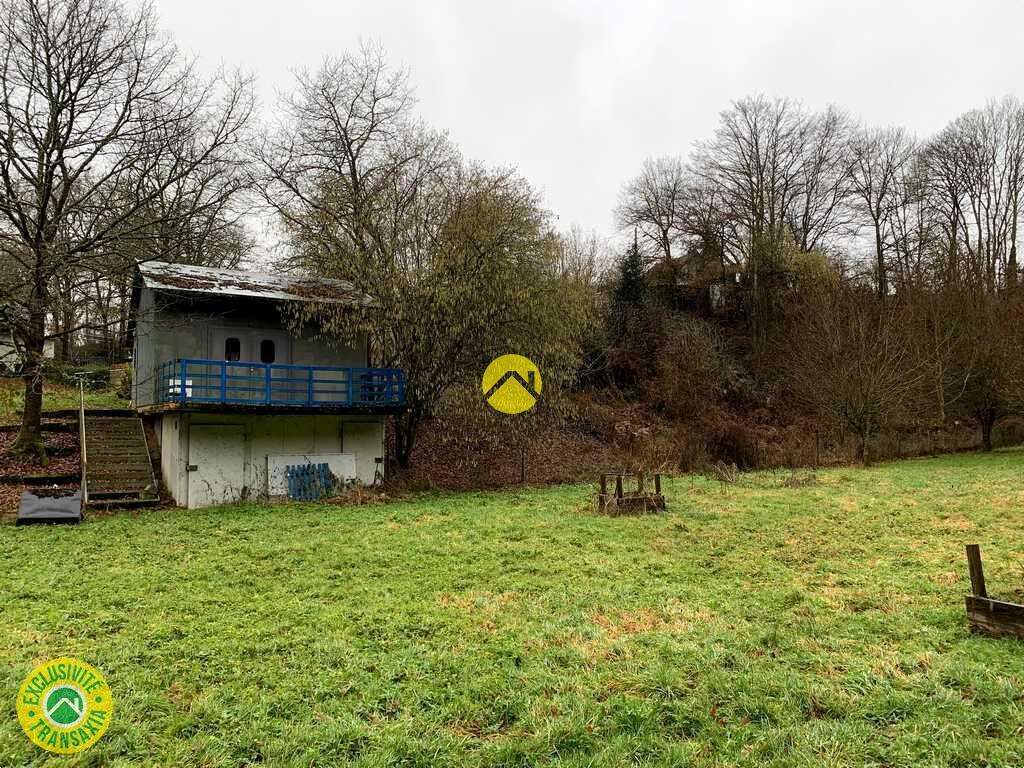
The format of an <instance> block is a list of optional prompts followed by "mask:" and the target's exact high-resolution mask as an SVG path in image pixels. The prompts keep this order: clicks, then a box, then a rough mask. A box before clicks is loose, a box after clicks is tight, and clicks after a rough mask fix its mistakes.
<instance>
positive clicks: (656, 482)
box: [654, 472, 661, 496]
mask: <svg viewBox="0 0 1024 768" xmlns="http://www.w3.org/2000/svg"><path fill="white" fill-rule="evenodd" d="M654 492H655V493H656V494H658V495H659V496H661V474H660V473H659V472H655V473H654Z"/></svg>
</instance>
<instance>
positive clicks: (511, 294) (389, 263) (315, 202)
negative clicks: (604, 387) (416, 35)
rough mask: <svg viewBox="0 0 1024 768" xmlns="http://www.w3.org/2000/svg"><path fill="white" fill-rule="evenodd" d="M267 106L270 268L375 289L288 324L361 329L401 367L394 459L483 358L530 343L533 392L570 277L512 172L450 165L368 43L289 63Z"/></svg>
mask: <svg viewBox="0 0 1024 768" xmlns="http://www.w3.org/2000/svg"><path fill="white" fill-rule="evenodd" d="M279 114H280V115H281V119H280V121H279V123H278V125H276V126H274V127H273V128H272V129H271V130H270V131H269V134H268V137H267V139H266V141H265V142H264V143H263V144H262V146H260V148H259V150H258V159H259V162H260V164H261V165H262V167H263V178H262V190H263V196H264V200H265V201H266V203H267V205H269V206H270V207H271V208H272V209H273V210H274V211H275V212H276V213H277V215H278V217H279V220H280V222H281V225H282V227H283V230H284V233H285V235H286V238H287V244H288V245H289V246H290V251H289V258H288V259H287V260H286V262H285V264H286V265H287V266H290V267H294V268H298V269H302V270H304V271H307V272H311V273H313V274H317V275H324V276H329V277H335V278H341V279H344V280H347V281H349V282H351V283H352V284H353V285H354V286H355V287H356V288H357V289H358V290H359V291H361V292H363V293H366V294H369V295H371V296H373V297H374V299H375V300H376V302H375V306H373V307H365V308H362V309H360V308H356V309H352V308H344V309H339V308H338V306H337V305H331V306H328V307H319V306H314V305H309V304H304V305H302V306H301V307H298V308H295V310H294V311H295V313H296V316H295V317H293V319H294V320H296V321H297V322H300V323H301V322H307V321H308V322H311V323H313V324H315V325H316V327H318V328H319V329H320V332H322V333H323V334H324V335H325V336H326V337H327V338H329V339H334V340H348V339H351V338H352V337H353V336H354V335H355V334H356V333H359V332H366V333H368V334H369V336H370V339H371V349H372V351H373V358H374V362H375V363H376V364H379V365H384V366H395V367H401V368H402V369H404V370H405V373H406V376H407V387H406V408H405V410H404V411H403V412H402V413H401V414H400V415H398V416H397V417H396V420H395V443H396V455H397V459H398V461H399V464H401V465H405V464H406V463H408V461H409V459H410V456H411V453H412V450H413V447H414V444H415V439H416V435H417V434H418V430H419V427H420V425H421V424H422V422H423V421H424V420H425V419H426V418H428V417H429V416H431V415H432V413H433V410H434V408H435V407H436V406H437V405H438V403H439V402H440V400H441V398H442V396H444V395H445V394H446V393H448V392H450V391H451V390H452V389H453V388H455V387H457V386H458V385H460V384H464V383H466V382H467V381H469V380H471V379H474V380H475V379H476V377H477V376H478V375H479V371H480V370H482V369H483V367H484V365H485V364H486V362H487V361H488V360H489V359H490V357H493V356H495V355H496V354H498V353H500V352H503V351H507V350H508V349H509V348H512V349H520V350H522V351H523V353H524V354H530V355H531V359H534V360H535V361H537V362H538V364H539V365H543V366H544V369H545V374H544V381H545V392H547V391H548V383H549V381H550V382H551V383H552V384H554V383H555V382H557V380H558V375H557V373H556V372H557V371H558V370H559V369H574V367H575V365H576V364H577V362H578V357H577V356H576V355H577V353H578V352H577V350H576V349H575V347H574V344H575V341H574V340H573V339H572V338H571V337H572V334H571V333H570V332H568V329H571V328H572V327H573V326H574V325H575V319H574V318H576V317H578V316H579V315H581V314H582V313H581V312H580V311H579V305H578V303H577V302H576V301H573V300H571V299H570V297H571V296H572V295H573V291H572V286H573V284H574V283H575V282H577V281H575V279H574V278H571V277H569V278H568V279H567V276H566V275H565V274H563V273H560V270H559V263H558V262H559V256H560V253H559V244H558V242H557V238H556V237H555V236H554V235H553V233H551V232H550V229H549V219H548V214H547V212H546V211H544V210H543V209H542V208H541V207H540V204H539V200H538V198H537V195H536V193H535V192H534V191H533V190H532V189H531V188H530V186H529V185H528V184H527V183H526V182H525V181H524V180H523V179H522V178H521V177H519V176H518V175H517V174H515V173H514V172H512V171H509V170H491V169H486V168H482V167H480V166H477V165H472V164H467V163H465V162H464V161H463V160H462V158H461V157H460V155H459V153H458V152H457V150H456V149H455V147H454V146H452V144H451V143H450V141H449V140H448V138H447V137H446V136H445V135H444V134H442V133H440V132H438V131H435V130H432V129H430V128H429V127H427V126H425V125H423V124H422V123H421V122H420V121H418V120H417V119H416V118H415V117H414V115H413V114H412V97H411V94H410V92H409V88H408V85H407V81H406V74H405V72H404V71H402V70H395V69H392V68H390V67H388V65H387V63H386V61H385V58H384V55H383V53H382V52H381V51H380V50H379V49H378V48H375V47H364V48H363V49H362V50H361V51H359V52H358V53H356V54H350V55H345V56H342V57H341V58H337V59H328V60H327V61H325V62H324V64H323V65H322V66H321V67H320V68H319V69H318V70H316V71H314V72H303V73H300V74H299V75H298V82H297V87H296V89H295V92H294V93H293V94H291V95H290V96H288V97H286V98H285V100H284V102H283V104H282V106H281V109H280V111H279Z"/></svg>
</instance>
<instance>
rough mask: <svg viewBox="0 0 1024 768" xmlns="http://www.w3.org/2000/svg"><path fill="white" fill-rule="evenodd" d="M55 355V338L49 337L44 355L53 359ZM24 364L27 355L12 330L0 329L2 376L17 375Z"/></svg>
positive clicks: (0, 373) (45, 344)
mask: <svg viewBox="0 0 1024 768" xmlns="http://www.w3.org/2000/svg"><path fill="white" fill-rule="evenodd" d="M53 356H54V344H53V339H47V340H46V342H45V343H44V344H43V357H44V358H46V359H47V360H52V359H53ZM24 366H25V356H24V355H23V354H22V353H21V350H20V349H19V345H18V344H16V343H15V341H14V336H13V335H12V334H11V331H10V330H6V329H0V376H17V375H18V374H19V373H21V371H22V368H24Z"/></svg>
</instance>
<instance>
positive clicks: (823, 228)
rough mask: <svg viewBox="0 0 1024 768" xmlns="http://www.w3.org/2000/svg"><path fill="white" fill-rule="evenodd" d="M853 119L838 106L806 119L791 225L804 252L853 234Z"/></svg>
mask: <svg viewBox="0 0 1024 768" xmlns="http://www.w3.org/2000/svg"><path fill="white" fill-rule="evenodd" d="M852 130H853V129H852V125H851V123H850V118H849V117H848V116H847V115H846V113H844V112H842V111H840V110H839V109H837V108H835V107H828V108H827V109H826V110H825V111H824V112H820V113H817V114H813V115H809V116H808V117H807V118H806V129H805V132H804V138H803V140H804V145H803V147H802V149H801V152H802V156H803V160H802V163H801V166H800V175H799V184H798V186H797V194H796V197H795V200H794V202H793V210H792V212H791V213H790V214H789V225H790V229H791V230H792V233H793V238H794V240H795V241H796V245H797V247H798V248H799V249H800V251H802V252H803V253H809V252H810V251H814V250H821V249H823V248H826V247H827V246H828V245H830V244H831V243H833V242H835V241H836V239H838V238H840V237H843V236H846V235H847V234H849V232H850V226H851V215H850V209H849V200H850V194H851V189H850V177H849V173H848V168H849V164H850V161H849V138H850V134H851V132H852Z"/></svg>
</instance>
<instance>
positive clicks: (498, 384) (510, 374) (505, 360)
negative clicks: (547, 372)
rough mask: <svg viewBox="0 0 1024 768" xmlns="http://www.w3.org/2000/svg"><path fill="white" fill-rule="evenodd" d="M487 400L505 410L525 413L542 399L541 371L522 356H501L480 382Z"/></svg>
mask: <svg viewBox="0 0 1024 768" xmlns="http://www.w3.org/2000/svg"><path fill="white" fill-rule="evenodd" d="M481 385H482V389H483V392H484V400H486V401H487V402H488V404H490V406H491V407H492V408H493V409H494V410H496V411H501V412H502V413H523V412H524V411H528V410H530V409H531V408H533V406H534V405H536V404H537V401H538V400H539V399H540V391H541V389H542V387H543V383H542V382H541V379H540V371H539V370H538V369H537V366H536V365H534V364H533V362H532V361H531V360H529V359H528V358H525V357H523V356H522V355H502V356H501V357H498V358H495V359H494V360H492V361H491V364H490V365H488V366H487V370H486V371H484V378H483V381H482V382H481Z"/></svg>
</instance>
